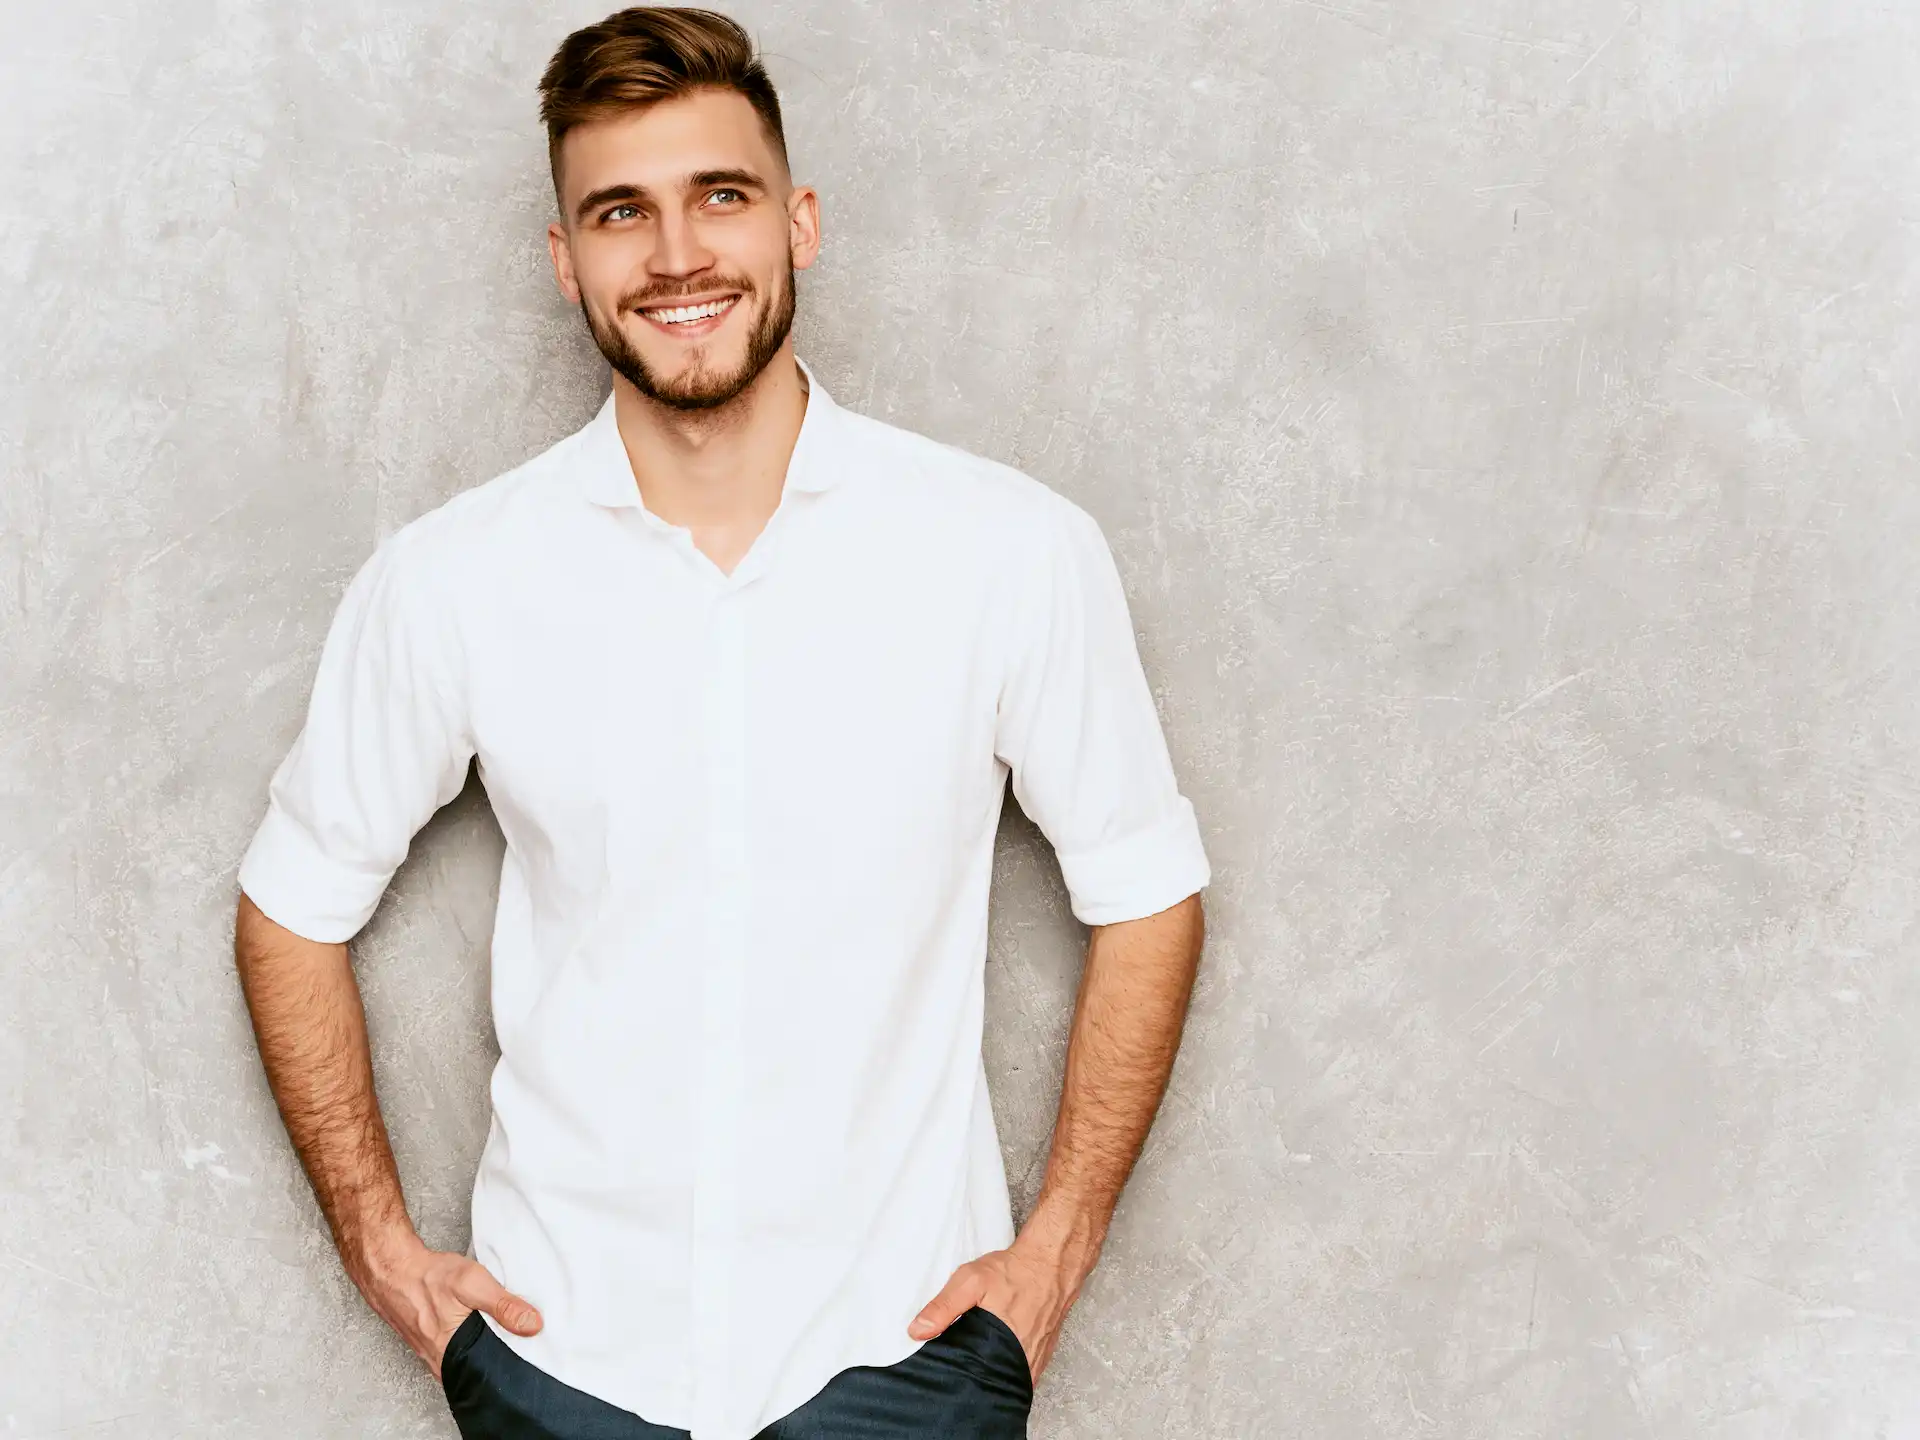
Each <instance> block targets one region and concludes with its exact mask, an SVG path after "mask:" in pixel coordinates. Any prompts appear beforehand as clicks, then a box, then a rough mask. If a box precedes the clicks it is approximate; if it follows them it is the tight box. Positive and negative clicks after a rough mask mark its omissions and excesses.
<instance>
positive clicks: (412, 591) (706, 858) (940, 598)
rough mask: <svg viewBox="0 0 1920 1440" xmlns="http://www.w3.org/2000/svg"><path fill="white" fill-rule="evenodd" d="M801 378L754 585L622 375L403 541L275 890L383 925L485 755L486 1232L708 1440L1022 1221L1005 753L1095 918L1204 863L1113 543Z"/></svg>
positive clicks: (343, 667)
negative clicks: (629, 400)
mask: <svg viewBox="0 0 1920 1440" xmlns="http://www.w3.org/2000/svg"><path fill="white" fill-rule="evenodd" d="M802 369H803V371H805V372H806V374H807V378H808V380H809V382H810V384H811V394H810V397H809V399H808V402H807V407H806V416H805V420H804V422H803V423H802V425H801V428H800V434H799V438H798V441H797V443H796V445H795V448H794V451H793V458H792V461H791V463H790V465H789V468H788V470H787V475H786V480H785V486H784V489H783V491H782V495H781V499H780V503H779V506H778V508H777V509H776V511H775V512H774V514H773V517H772V519H771V520H770V521H769V522H768V524H767V526H766V528H765V530H764V531H762V533H761V534H760V536H759V537H758V539H757V540H756V541H755V543H754V544H753V546H752V548H751V549H750V550H749V551H748V553H747V554H746V556H745V557H744V558H743V559H742V560H741V561H740V563H739V564H738V566H737V567H736V568H735V570H734V572H733V573H732V574H731V575H727V574H724V573H723V572H722V571H721V570H720V569H719V567H718V566H716V565H715V564H714V563H713V562H712V561H710V560H709V559H708V558H707V557H706V556H705V555H704V554H702V553H701V552H700V551H699V550H698V549H697V548H696V547H695V545H694V544H693V539H692V536H691V534H690V533H689V532H688V531H687V530H686V529H685V528H683V527H680V526H675V525H670V524H667V523H666V522H664V521H663V520H661V519H660V518H659V517H658V516H656V515H654V514H653V513H652V512H651V511H649V510H648V509H647V508H646V507H645V505H644V504H643V503H642V501H641V498H640V494H639V490H638V487H637V486H636V484H635V482H634V477H633V471H632V468H631V465H630V464H629V461H628V458H627V455H626V451H625V449H624V447H623V446H622V444H621V440H620V435H619V430H618V427H617V426H616V424H615V420H614V411H613V400H612V398H611V396H609V398H608V400H607V402H606V404H605V405H604V406H603V407H602V408H601V410H600V412H599V414H597V415H596V416H595V417H594V418H593V419H592V420H591V421H590V422H589V423H588V424H587V425H585V426H584V427H583V428H582V429H580V430H579V431H577V432H575V433H574V434H573V435H570V436H568V437H567V438H566V439H564V440H562V441H560V442H559V443H558V444H557V445H555V446H553V447H552V448H551V449H549V450H547V451H546V452H544V453H543V454H541V455H539V456H536V457H535V458H534V459H532V460H530V461H528V462H527V463H526V464H524V465H521V466H520V467H518V468H517V469H514V470H512V471H509V472H508V473H506V474H504V475H501V476H499V477H498V478H497V479H494V480H492V481H490V482H488V483H486V484H483V485H480V486H478V487H477V488H474V489H472V490H469V491H466V492H465V493H463V494H461V495H458V496H456V497H455V498H454V499H452V500H450V501H448V502H447V503H446V504H444V505H442V506H440V507H439V508H438V509H436V510H434V511H432V512H430V513H428V514H426V515H423V516H421V517H420V518H419V519H417V520H415V521H413V522H412V523H411V524H409V525H407V526H405V527H404V528H402V529H401V530H400V531H398V532H397V533H396V534H394V535H392V536H390V537H389V538H388V539H387V540H385V541H384V542H383V543H382V544H381V545H380V546H379V547H378V549H377V550H376V551H375V552H374V554H373V555H372V557H371V558H370V559H369V560H368V561H367V562H366V564H365V566H364V567H363V568H362V569H361V570H360V572H359V574H358V575H357V576H356V577H355V579H354V580H353V582H352V584H351V585H350V586H349V587H348V589H347V591H346V594H345V596H344V597H343V598H342V600H341V602H340V607H339V610H338V613H337V614H336V616H335V618H334V621H333V624H332V628H331V630H330V631H329V633H328V636H327V640H326V644H325V647H324V649H323V651H322V654H321V658H320V666H319V672H318V676H317V678H316V680H315V682H314V689H313V697H312V701H311V704H310V708H309V710H308V713H307V718H306V725H305V728H304V729H303V730H302V732H301V734H300V736H299V739H298V740H297V741H296V742H295V744H294V746H293V748H292V750H291V752H290V753H289V754H288V755H287V756H286V758H285V760H284V761H283V762H282V763H281V765H280V767H279V769H278V770H277V771H276V772H275V774H274V777H273V781H272V785H271V790H270V795H271V799H270V804H269V807H268V811H267V815H266V818H265V820H264V821H263V822H262V823H261V826H260V828H259V830H258V832H257V833H256V834H255V835H254V838H253V842H252V844H251V846H250V847H249V849H248V851H247V855H246V858H245V860H244V862H243V863H242V865H241V870H240V883H241V886H242V888H243V889H244V890H245V891H246V893H247V895H249V896H250V897H251V898H252V899H253V901H254V902H255V903H256V904H257V905H258V906H259V907H260V909H261V910H262V911H264V912H265V913H266V914H267V915H268V916H269V917H271V918H272V919H273V920H275V921H277V922H278V923H279V924H281V925H283V926H285V927H286V928H287V929H289V930H292V931H294V932H295V933H297V934H300V935H304V936H307V937H309V938H311V939H314V940H321V941H344V940H346V939H348V938H350V937H351V936H352V935H353V934H354V933H355V932H357V931H358V930H359V929H360V928H361V926H362V925H364V924H365V923H366V921H367V919H368V917H369V916H370V915H371V914H372V913H373V910H374V907H375V905H376V904H377V903H378V901H379V899H380V896H381V893H382V892H383V891H384V890H385V888H386V885H387V882H388V880H389V878H390V877H391V876H392V874H393V872H394V870H395V869H396V868H397V867H398V866H399V864H400V862H401V861H402V860H403V859H404V858H405V856H406V853H407V848H408V843H409V841H410V840H411V838H412V836H413V834H414V832H415V831H417V830H418V829H419V828H420V827H421V826H422V825H423V824H424V823H425V822H426V820H427V819H428V817H429V816H431V815H432V814H433V812H434V811H435V810H436V809H438V808H439V807H440V806H441V805H443V804H445V803H446V802H447V801H448V800H449V799H451V798H452V797H453V796H454V795H455V794H456V793H457V792H458V791H459V789H460V787H461V785H462V783H463V781H464V778H465V775H466V770H467V764H468V760H469V758H470V757H473V756H476V755H477V756H478V758H479V767H480V775H481V778H482V780H483V782H484V783H485V785H486V789H487V794H488V796H489V797H490V798H491V800H492V803H493V809H494V813H495V815H496V816H497V817H498V819H499V823H500V828H501V830H502V831H503V832H504V833H505V836H506V842H507V848H506V856H505V860H504V862H503V864H502V867H501V873H500V898H499V905H498V909H497V912H496V915H495V920H494V929H493V974H492V1006H493V1015H494V1026H495V1030H496V1033H497V1035H498V1038H499V1043H500V1059H499V1062H498V1064H497V1065H496V1066H495V1068H494V1072H493V1079H492V1099H493V1118H492V1124H491V1127H490V1130H489V1133H488V1136H487V1143H486V1149H485V1151H484V1153H483V1154H482V1156H481V1160H480V1168H479V1173H478V1176H477V1177H476V1179H475V1183H474V1191H473V1244H472V1251H471V1253H472V1254H473V1255H474V1256H475V1258H477V1259H478V1260H479V1261H481V1263H483V1264H484V1265H486V1267H487V1268H488V1269H489V1270H490V1271H492V1272H493V1274H494V1275H495V1276H496V1277H498V1279H499V1280H500V1281H501V1283H503V1284H504V1285H505V1286H506V1287H507V1288H508V1289H509V1290H512V1291H514V1292H515V1293H517V1294H520V1295H522V1296H524V1297H526V1298H527V1299H528V1300H530V1301H531V1302H532V1303H533V1304H534V1305H536V1306H537V1307H538V1308H539V1309H540V1311H541V1314H542V1316H543V1318H544V1321H545V1326H544V1328H543V1329H542V1330H541V1331H540V1333H539V1334H537V1335H531V1336H521V1335H514V1334H511V1333H509V1332H508V1331H506V1330H504V1329H501V1328H500V1327H499V1326H497V1325H494V1326H493V1329H494V1333H495V1334H496V1335H498V1336H499V1338H500V1339H501V1340H502V1341H503V1342H504V1343H505V1344H507V1345H508V1346H509V1347H511V1348H512V1349H513V1350H515V1351H517V1352H518V1353H519V1354H520V1355H522V1356H524V1357H525V1358H526V1359H527V1360H529V1361H531V1362H532V1363H533V1364H535V1365H537V1366H539V1367H540V1368H541V1369H542V1370H545V1371H546V1372H548V1373H549V1374H551V1375H553V1376H555V1377H557V1378H558V1379H560V1380H563V1381H565V1382H566V1383H567V1384H569V1385H572V1386H574V1387H576V1388H577V1389H580V1390H585V1391H587V1392H589V1393H590V1394H593V1395H597V1396H599V1397H601V1398H602V1399H604V1400H607V1401H609V1402H611V1403H612V1404H615V1405H618V1406H621V1407H623V1408H625V1409H627V1410H631V1411H634V1412H636V1413H638V1414H640V1415H642V1416H644V1417H645V1418H646V1419H648V1420H650V1421H652V1422H654V1423H655V1424H658V1425H666V1426H672V1427H675V1428H679V1429H685V1430H689V1431H691V1432H692V1434H693V1436H694V1437H695V1440H748V1437H750V1436H752V1435H754V1434H755V1433H756V1432H757V1431H759V1430H760V1429H762V1428H763V1427H764V1426H766V1425H768V1424H770V1423H771V1422H772V1421H773V1420H775V1419H777V1418H778V1417H780V1416H782V1415H784V1414H786V1413H788V1412H790V1411H792V1410H794V1409H796V1408H798V1407H799V1406H800V1405H801V1404H802V1403H804V1402H805V1401H806V1400H808V1399H809V1398H811V1397H812V1396H813V1395H814V1394H815V1393H816V1392H818V1391H819V1390H820V1389H821V1388H822V1387H824V1386H825V1384H826V1383H827V1381H828V1380H830V1379H831V1378H832V1377H833V1376H834V1375H835V1374H836V1373H837V1372H839V1371H840V1370H842V1369H844V1368H846V1367H848V1366H853V1365H876V1366H878V1365H890V1364H892V1363H894V1362H896V1361H898V1360H900V1359H903V1358H904V1357H905V1356H907V1355H909V1354H911V1353H913V1352H914V1351H915V1350H917V1349H918V1348H919V1346H920V1345H921V1344H922V1343H924V1342H921V1341H917V1340H914V1339H911V1338H909V1336H908V1335H907V1323H908V1322H909V1321H910V1320H912V1319H913V1317H914V1316H915V1315H916V1314H917V1313H919V1311H920V1309H921V1307H922V1306H923V1305H925V1304H926V1302H927V1301H928V1300H930V1299H932V1298H933V1296H934V1295H935V1294H936V1293H937V1292H938V1291H939V1289H940V1288H941V1286H943V1285H944V1284H945V1283H946V1281H947V1279H948V1277H949V1276H950V1275H951V1274H952V1272H953V1270H954V1269H955V1268H956V1267H958V1266H960V1265H962V1264H964V1263H965V1262H967V1261H969V1260H972V1259H975V1258H977V1257H978V1256H980V1255H982V1254H984V1253H985V1252H987V1251H989V1250H994V1249H998V1248H1000V1247H1002V1246H1005V1245H1007V1244H1009V1243H1010V1242H1011V1241H1012V1239H1013V1234H1014V1229H1013V1222H1012V1214H1011V1208H1010V1205H1009V1199H1008V1193H1007V1184H1006V1176H1005V1174H1004V1172H1003V1170H1002V1166H1001V1158H1000V1146H999V1141H998V1138H997V1135H996V1133H995V1127H994V1120H993V1112H992V1110H991V1108H990V1105H989V1102H988V1097H987V1080H986V1074H985V1070H984V1068H983V1064H982V1060H981V1043H980V1042H981V1014H982V994H983V972H984V968H985V961H986V950H987V888H988V881H989V878H990V875H991V871H992V864H993V847H994V831H995V827H996V824H997V822H998V820H999V817H1000V807H1001V803H1002V799H1003V797H1004V794H1005V790H1006V783H1007V780H1008V777H1009V774H1010V775H1011V778H1012V783H1013V788H1014V792H1015V794H1016V795H1017V796H1018V797H1019V800H1020V804H1021V805H1022V807H1023V808H1024V809H1025V810H1026V812H1027V814H1028V815H1029V816H1030V817H1031V818H1032V819H1033V821H1034V822H1035V823H1036V824H1037V825H1038V826H1039V827H1040V829H1041V831H1042V832H1043V833H1044V834H1045V835H1046V836H1047V838H1048V839H1049V840H1050V841H1051V842H1052V844H1053V845H1054V847H1055V849H1056V850H1057V852H1058V855H1059V859H1060V865H1061V869H1062V872H1063V874H1064V877H1065V880H1066V885H1067V889H1068V892H1069V895H1070V897H1071V903H1072V908H1073V912H1074V914H1075V915H1076V916H1078V917H1079V918H1080V919H1081V920H1082V921H1084V922H1086V923H1087V924H1089V925H1104V924H1107V923H1110V922H1113V921H1119V920H1128V919H1133V918H1135V917H1138V916H1144V915H1151V914H1154V913H1156V912H1158V911H1160V910H1163V909H1165V908H1167V907H1168V906H1170V905H1173V904H1176V903H1178V902H1179V901H1180V900H1182V899H1184V898H1185V897H1186V896H1189V895H1192V894H1194V893H1195V892H1197V891H1199V890H1201V889H1203V888H1204V887H1205V886H1206V884H1207V881H1208V879H1209V871H1208V865H1207V859H1206V856H1205V854H1204V852H1203V851H1202V848H1201V842H1200V836H1199V831H1198V828H1197V826H1196V824H1195V819H1194V813H1193V808H1192V806H1191V805H1190V804H1189V803H1188V802H1187V800H1186V799H1185V798H1184V797H1183V796H1182V795H1181V793H1180V791H1179V789H1178V788H1177V786H1176V784H1175V780H1174V775H1173V770H1172V767H1171V765H1170V764H1169V761H1168V754H1167V748H1166V743H1165V740H1164V738H1163V736H1162V732H1161V729H1160V724H1159V720H1158V717H1157V715H1156V713H1155V710H1154V705H1153V701H1152V698H1151V696H1150V695H1149V693H1148V689H1147V683H1146V680H1145V678H1144V676H1143V674H1142V671H1141V667H1140V661H1139V658H1138V654H1137V651H1136V649H1135V643H1134V636H1133V630H1132V626H1131V624H1130V622H1129V619H1128V614H1127V607H1126V601H1125V598H1124V596H1123V594H1122V591H1121V586H1120V579H1119V576H1118V574H1117V572H1116V570H1115V568H1114V563H1113V560H1112V556H1111V554H1110V552H1109V550H1108V548H1107V545H1106V542H1105V540H1104V538H1103V536H1102V534H1101V532H1100V530H1099V528H1098V526H1097V525H1096V523H1095V522H1094V521H1093V520H1092V519H1091V518H1090V517H1089V516H1088V515H1087V513H1086V512H1085V511H1084V510H1082V509H1080V508H1079V507H1077V506H1076V505H1074V504H1073V503H1071V502H1070V501H1068V500H1067V499H1065V498H1064V497H1062V496H1061V495H1059V494H1057V493H1056V492H1054V491H1052V490H1050V489H1048V488H1047V487H1046V486H1044V485H1042V484H1040V483H1039V482H1038V481H1036V480H1033V479H1030V478H1028V477H1027V476H1025V475H1023V474H1021V473H1020V472H1018V471H1016V470H1013V469H1010V468H1008V467H1007V466H1004V465H1000V464H996V463H994V462H992V461H989V460H984V459H980V458H978V457H976V456H973V455H969V454H966V453H964V452H962V451H960V450H956V449H953V448H951V447H949V446H946V445H941V444H938V443H936V442H934V441H932V440H928V439H925V438H923V437H921V436H918V435H914V434H911V433H909V432H907V431H904V430H900V429H897V428H895V427H892V426H889V425H884V424H881V423H879V422H877V421H874V420H871V419H868V418H866V417H864V416H861V415H857V414H855V413H853V412H852V411H849V410H845V409H842V408H840V407H839V406H837V405H836V404H834V402H833V400H832V399H831V398H830V397H829V396H828V395H827V393H826V391H825V389H824V388H822V386H821V385H820V382H819V381H818V380H817V379H816V378H814V376H813V375H812V372H811V371H810V370H806V367H804V366H803V367H802ZM487 1323H488V1324H489V1325H493V1322H492V1320H491V1319H490V1318H489V1320H488V1321H487Z"/></svg>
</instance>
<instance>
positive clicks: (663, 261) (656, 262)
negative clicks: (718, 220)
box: [649, 211, 713, 280]
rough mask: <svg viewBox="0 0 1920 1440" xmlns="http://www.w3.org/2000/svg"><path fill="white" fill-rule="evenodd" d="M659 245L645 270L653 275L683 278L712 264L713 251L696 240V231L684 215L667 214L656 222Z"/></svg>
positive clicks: (697, 234)
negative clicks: (658, 224) (658, 225)
mask: <svg viewBox="0 0 1920 1440" xmlns="http://www.w3.org/2000/svg"><path fill="white" fill-rule="evenodd" d="M657 233H658V235H659V244H658V245H656V246H655V247H654V252H653V262H652V264H651V266H650V267H649V268H650V269H652V271H653V273H654V274H656V275H662V276H669V277H672V278H673V279H676V280H678V279H684V278H685V277H687V276H689V275H697V274H699V273H700V272H701V271H702V270H706V269H708V268H710V267H711V266H712V265H713V252H712V251H711V250H709V249H708V248H707V247H706V246H705V245H704V244H702V243H701V241H700V232H699V229H698V227H697V226H695V225H694V223H693V221H692V220H691V219H690V218H689V217H688V216H686V215H684V214H678V213H673V212H671V211H670V212H669V213H668V214H667V215H665V216H663V217H662V219H661V221H660V229H659V231H658V232H657Z"/></svg>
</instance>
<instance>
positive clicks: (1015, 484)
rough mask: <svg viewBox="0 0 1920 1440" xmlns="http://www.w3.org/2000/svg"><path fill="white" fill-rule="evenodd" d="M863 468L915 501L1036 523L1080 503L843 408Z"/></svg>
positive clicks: (1005, 468)
mask: <svg viewBox="0 0 1920 1440" xmlns="http://www.w3.org/2000/svg"><path fill="white" fill-rule="evenodd" d="M842 414H843V415H845V417H846V419H847V425H848V435H849V438H850V439H851V440H852V441H853V443H854V445H855V447H856V448H857V449H858V450H859V452H860V454H861V458H862V460H863V462H864V464H863V468H864V469H865V470H866V471H867V472H868V473H869V474H870V475H871V476H872V478H873V479H875V480H876V481H877V482H878V483H879V484H880V485H881V486H882V487H885V488H889V489H892V490H895V491H902V492H905V493H906V495H907V496H909V497H910V498H911V499H913V500H916V501H922V502H924V503H927V504H929V505H933V506H936V507H951V508H952V509H954V510H958V511H966V512H971V513H975V514H978V515H981V516H982V517H983V518H989V519H994V520H1003V521H1007V522H1010V523H1014V524H1022V525H1029V526H1034V527H1041V526H1044V525H1045V524H1046V523H1047V522H1048V521H1049V520H1050V519H1058V518H1059V517H1060V516H1061V515H1063V514H1064V513H1066V512H1071V511H1078V510H1079V509H1080V507H1079V506H1078V505H1076V504H1075V503H1074V502H1073V501H1072V500H1070V499H1069V498H1068V497H1067V496H1066V495H1064V494H1062V493H1061V492H1060V491H1058V490H1056V489H1054V488H1053V487H1052V486H1051V485H1049V484H1047V483H1046V482H1045V481H1043V480H1040V479H1037V478H1035V477H1034V476H1033V475H1030V474H1028V473H1027V472H1026V471H1025V470H1022V469H1020V468H1019V467H1017V466H1015V465H1010V464H1008V463H1006V462H1005V461H1001V460H995V459H992V458H990V457H989V456H986V455H981V454H978V453H976V452H975V451H972V450H966V449H963V448H961V447H960V446H958V445H954V444H951V443H949V442H947V441H944V440H936V439H934V438H933V437H932V436H930V435H926V434H923V433H922V432H920V431H918V430H910V429H908V428H907V427H905V426H904V425H897V424H894V423H892V422H891V421H886V420H879V419H876V418H874V417H873V416H871V415H863V414H861V413H860V412H859V411H856V410H844V411H842Z"/></svg>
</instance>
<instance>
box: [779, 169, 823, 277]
mask: <svg viewBox="0 0 1920 1440" xmlns="http://www.w3.org/2000/svg"><path fill="white" fill-rule="evenodd" d="M787 252H788V254H789V255H790V256H791V257H792V260H793V268H794V269H796V270H804V269H806V268H807V267H808V266H809V265H811V264H813V262H814V260H815V259H817V258H818V257H819V254H820V196H819V194H818V193H817V192H816V191H815V190H814V188H813V187H812V186H811V185H799V186H795V187H794V191H793V193H792V194H791V195H789V196H788V197H787Z"/></svg>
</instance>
